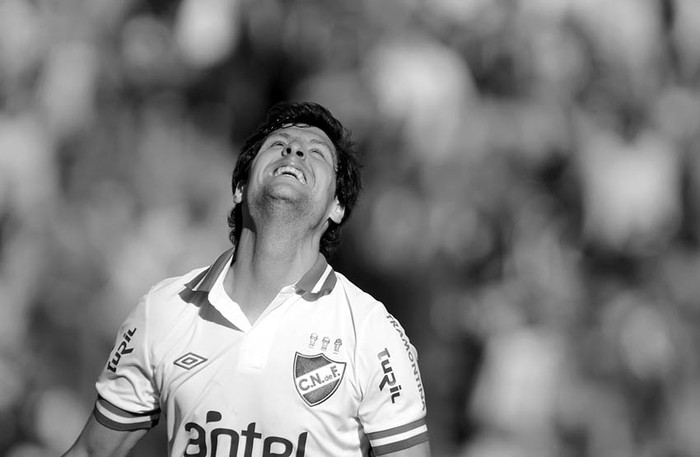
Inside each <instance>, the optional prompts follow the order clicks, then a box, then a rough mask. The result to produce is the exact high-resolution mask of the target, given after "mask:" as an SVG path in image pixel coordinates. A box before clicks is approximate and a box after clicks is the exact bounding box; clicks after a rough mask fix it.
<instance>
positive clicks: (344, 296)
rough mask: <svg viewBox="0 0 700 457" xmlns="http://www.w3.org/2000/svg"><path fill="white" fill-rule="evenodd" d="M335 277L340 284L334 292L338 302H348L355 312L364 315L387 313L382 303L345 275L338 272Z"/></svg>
mask: <svg viewBox="0 0 700 457" xmlns="http://www.w3.org/2000/svg"><path fill="white" fill-rule="evenodd" d="M335 276H336V278H337V280H338V282H337V284H336V287H335V290H334V291H333V292H334V294H335V295H336V297H337V299H338V300H344V301H346V302H347V303H348V305H349V306H350V307H351V308H352V309H353V310H354V311H356V312H361V313H364V314H370V313H374V312H377V311H382V310H383V311H386V309H385V308H384V304H383V303H382V302H380V301H379V300H377V299H376V298H375V297H374V296H372V295H371V294H370V293H368V292H366V291H364V290H363V289H361V288H360V287H359V286H357V285H356V284H355V283H353V282H352V281H350V280H349V279H348V278H347V277H346V276H345V275H343V274H342V273H338V272H337V271H336V272H335Z"/></svg>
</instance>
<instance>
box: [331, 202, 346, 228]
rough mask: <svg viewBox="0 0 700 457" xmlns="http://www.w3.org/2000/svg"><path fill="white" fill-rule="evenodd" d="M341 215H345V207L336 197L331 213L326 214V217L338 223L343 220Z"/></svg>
mask: <svg viewBox="0 0 700 457" xmlns="http://www.w3.org/2000/svg"><path fill="white" fill-rule="evenodd" d="M343 216H345V207H344V206H343V205H341V204H340V202H339V201H338V199H337V198H336V199H335V200H334V201H333V206H332V208H331V213H330V214H329V215H328V218H329V219H330V220H332V221H333V222H335V223H336V224H340V223H341V222H342V220H343Z"/></svg>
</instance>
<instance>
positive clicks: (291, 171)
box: [273, 165, 306, 184]
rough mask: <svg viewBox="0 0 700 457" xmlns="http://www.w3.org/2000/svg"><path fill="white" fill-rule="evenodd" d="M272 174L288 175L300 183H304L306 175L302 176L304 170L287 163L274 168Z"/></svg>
mask: <svg viewBox="0 0 700 457" xmlns="http://www.w3.org/2000/svg"><path fill="white" fill-rule="evenodd" d="M273 176H275V177H277V176H289V177H292V178H295V179H297V180H298V181H299V182H300V183H302V184H306V176H304V172H302V171H301V170H300V169H298V168H295V167H292V166H289V165H284V166H281V167H279V168H277V169H275V171H274V173H273Z"/></svg>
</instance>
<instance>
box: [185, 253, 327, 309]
mask: <svg viewBox="0 0 700 457" xmlns="http://www.w3.org/2000/svg"><path fill="white" fill-rule="evenodd" d="M233 250H234V248H231V249H229V250H227V251H226V252H224V253H223V254H221V255H220V256H219V257H218V258H217V259H216V260H215V261H214V263H213V264H212V265H211V266H210V267H209V268H207V269H206V270H204V271H202V272H201V273H199V274H198V275H197V276H195V277H194V278H193V279H192V280H191V281H190V282H188V283H187V284H186V286H187V288H188V289H190V290H192V291H193V292H209V291H211V289H212V287H213V286H214V283H215V282H216V279H217V278H218V277H219V275H221V272H222V271H223V270H224V268H225V267H226V263H227V262H230V261H231V258H232V257H233ZM337 281H338V279H337V277H336V275H335V271H333V268H332V267H331V266H330V265H329V264H328V262H327V261H326V258H325V257H324V256H323V255H322V254H319V255H318V258H317V259H316V262H315V263H314V265H313V266H312V267H311V268H310V269H309V271H307V272H306V274H304V276H303V277H302V278H301V279H300V280H299V281H298V282H297V283H296V284H295V287H296V289H297V293H298V294H299V295H305V294H307V293H310V294H311V295H312V297H313V298H318V297H320V296H322V295H325V294H327V293H330V292H331V291H332V290H333V287H335V284H336V282H337Z"/></svg>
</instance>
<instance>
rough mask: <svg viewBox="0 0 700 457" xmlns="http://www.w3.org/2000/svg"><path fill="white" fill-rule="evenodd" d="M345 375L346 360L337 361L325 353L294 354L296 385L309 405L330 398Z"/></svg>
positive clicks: (314, 404)
mask: <svg viewBox="0 0 700 457" xmlns="http://www.w3.org/2000/svg"><path fill="white" fill-rule="evenodd" d="M344 375H345V362H336V361H334V360H331V359H329V358H328V357H326V356H325V354H317V355H304V354H300V353H298V352H297V353H296V354H295V355H294V386H295V387H296V389H297V392H298V393H299V395H300V396H301V398H302V399H303V400H304V402H306V404H307V405H309V406H316V405H318V404H319V403H323V402H324V401H326V400H327V399H328V398H330V396H331V395H333V393H335V391H336V390H337V389H338V386H339V385H340V382H341V381H342V380H343V376H344Z"/></svg>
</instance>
